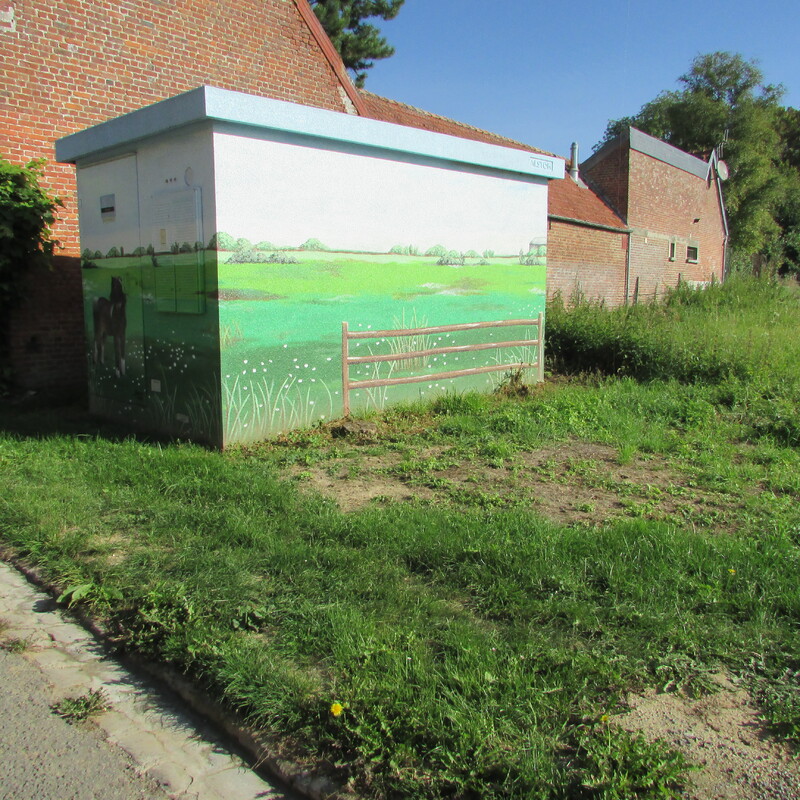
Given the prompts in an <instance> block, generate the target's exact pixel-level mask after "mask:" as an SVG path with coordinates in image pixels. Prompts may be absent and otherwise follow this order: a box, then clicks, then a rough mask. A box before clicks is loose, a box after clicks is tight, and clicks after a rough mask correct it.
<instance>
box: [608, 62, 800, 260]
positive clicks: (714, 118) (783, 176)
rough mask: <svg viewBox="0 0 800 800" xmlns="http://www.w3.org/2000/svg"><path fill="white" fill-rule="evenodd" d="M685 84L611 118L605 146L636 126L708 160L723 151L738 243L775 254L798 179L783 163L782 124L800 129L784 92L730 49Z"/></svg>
mask: <svg viewBox="0 0 800 800" xmlns="http://www.w3.org/2000/svg"><path fill="white" fill-rule="evenodd" d="M678 80H679V82H680V83H681V84H683V88H681V89H680V90H677V91H667V92H662V93H661V94H659V95H658V96H657V97H656V98H655V99H654V100H651V101H650V102H649V103H645V105H644V106H642V108H641V109H640V111H639V113H638V114H636V115H635V116H632V117H623V118H622V119H618V120H611V121H610V122H609V124H608V127H607V128H606V134H605V137H604V139H603V142H605V141H608V140H609V139H611V138H613V137H614V136H615V135H616V134H617V133H619V132H620V131H622V130H623V129H624V128H626V127H627V126H633V127H635V128H638V129H639V130H642V131H644V132H645V133H649V134H650V135H652V136H656V137H657V138H659V139H663V140H664V141H667V142H669V143H670V144H672V145H674V146H675V147H679V148H680V149H681V150H685V151H687V152H689V153H694V154H695V155H698V156H701V157H706V158H707V157H708V156H709V155H710V153H711V151H712V150H714V149H715V148H716V149H717V151H718V153H721V155H722V157H724V158H725V160H726V161H727V163H728V166H729V168H730V180H729V182H728V183H727V184H726V185H725V204H726V210H727V213H728V218H729V221H730V229H731V244H732V246H733V247H735V248H738V249H741V250H743V251H745V252H748V253H755V252H767V253H769V252H775V251H776V250H777V249H779V248H780V246H781V244H780V242H781V237H782V233H783V231H782V226H781V222H780V216H781V208H782V205H783V203H784V201H785V199H786V197H787V190H788V187H789V184H790V183H791V182H792V181H793V180H794V179H795V178H794V176H791V175H790V174H788V173H787V172H786V170H784V169H783V165H782V134H781V121H782V120H784V124H785V125H786V126H787V127H790V128H791V129H792V130H795V129H796V128H795V127H794V126H793V125H792V123H793V122H794V118H793V117H790V116H788V117H786V116H784V112H786V111H787V110H786V109H782V108H781V106H780V99H781V97H782V95H783V87H781V86H779V85H777V86H776V85H772V84H766V83H764V75H763V73H762V72H761V70H760V69H758V67H757V66H756V64H755V62H753V61H747V60H745V59H744V58H743V57H742V56H740V55H738V54H735V53H727V52H716V53H707V54H705V55H700V56H697V58H695V59H694V61H693V62H692V65H691V67H690V69H689V71H688V72H687V73H685V74H684V75H681V76H680V78H679V79H678ZM603 142H601V144H602V143H603ZM798 143H799V142H798V140H797V139H795V140H793V142H792V146H793V147H795V148H796V147H797V145H798ZM793 152H794V153H795V154H797V153H798V150H797V149H795V150H793ZM795 172H796V170H795Z"/></svg>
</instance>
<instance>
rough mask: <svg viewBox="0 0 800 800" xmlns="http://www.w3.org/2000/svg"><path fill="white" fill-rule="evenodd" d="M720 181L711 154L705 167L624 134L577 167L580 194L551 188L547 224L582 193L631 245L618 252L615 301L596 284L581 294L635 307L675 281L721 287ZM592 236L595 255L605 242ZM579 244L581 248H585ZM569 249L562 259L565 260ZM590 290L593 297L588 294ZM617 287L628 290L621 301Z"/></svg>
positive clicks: (556, 254) (553, 252) (640, 136)
mask: <svg viewBox="0 0 800 800" xmlns="http://www.w3.org/2000/svg"><path fill="white" fill-rule="evenodd" d="M720 174H722V175H723V176H724V175H725V173H724V167H721V166H720V164H719V162H718V160H717V157H716V154H715V153H712V154H711V158H710V159H709V161H707V162H706V161H703V160H702V159H700V158H696V157H695V156H692V155H690V154H689V153H685V152H683V151H682V150H679V149H678V148H676V147H673V146H672V145H669V144H666V143H665V142H662V141H660V140H659V139H655V138H654V137H652V136H648V135H647V134H646V133H642V132H641V131H638V130H636V129H635V128H628V129H627V130H625V131H623V132H622V133H621V134H620V135H619V136H617V137H616V138H615V139H613V140H612V141H610V142H607V143H606V144H605V145H604V146H603V147H601V148H600V149H599V150H598V151H597V152H596V153H594V155H592V156H591V157H590V158H588V159H587V160H586V161H584V162H583V163H582V164H581V165H580V179H582V181H581V182H585V184H584V185H585V187H586V188H585V189H584V188H582V187H580V185H579V184H576V183H575V182H574V181H570V180H565V181H562V182H560V183H563V184H565V186H554V191H553V193H552V197H551V208H550V212H551V221H555V220H556V219H557V217H554V216H553V215H554V214H556V215H558V214H560V213H561V211H560V210H559V209H561V207H562V206H561V205H560V203H562V202H563V199H564V198H565V197H566V196H567V193H568V192H569V193H572V194H575V190H576V188H579V189H580V190H581V191H583V192H584V193H587V194H588V193H594V194H596V196H597V197H598V198H600V199H602V200H603V201H605V203H606V204H607V206H608V207H609V208H610V209H613V211H614V212H615V214H616V215H617V216H618V219H619V220H621V221H622V222H623V223H624V226H625V227H626V228H627V234H626V237H627V239H628V242H627V244H626V243H624V242H621V243H620V247H619V249H620V250H627V263H626V267H625V270H626V271H625V278H624V280H623V281H620V280H619V278H617V279H615V281H614V286H615V289H614V294H613V296H609V295H608V294H607V293H605V292H604V289H605V284H603V283H602V282H601V281H599V279H598V278H594V279H593V281H588V280H587V281H583V283H584V284H585V285H584V287H583V291H584V292H586V293H587V294H592V295H595V296H601V297H606V298H608V300H609V301H610V302H618V301H619V299H622V300H623V301H627V302H636V301H637V300H641V299H645V298H652V297H656V296H658V295H660V294H663V292H664V291H665V290H666V289H667V288H670V287H674V286H676V285H677V284H678V282H679V281H686V282H688V283H691V284H695V285H704V284H707V283H710V282H712V281H714V280H717V281H721V280H722V279H723V278H724V276H725V258H726V249H727V241H728V224H727V219H726V216H725V206H724V203H723V197H722V186H721V180H722V178H721V177H720ZM569 184H572V185H571V186H570V185H569ZM587 205H588V204H587ZM584 216H587V217H588V216H589V215H588V214H585V215H584ZM592 219H594V217H593V218H592ZM593 230H596V231H597V232H596V233H594V235H593V237H592V238H593V241H594V242H595V247H597V248H599V247H600V242H601V239H602V238H603V237H602V236H601V233H600V230H599V229H596V228H595V229H593ZM606 233H610V231H606ZM619 236H620V237H622V233H621V232H620V234H619ZM605 238H606V239H607V238H608V237H605ZM581 241H582V246H583V245H585V244H586V242H585V241H584V240H581ZM571 246H572V245H568V246H566V247H565V251H566V252H569V251H570V247H571ZM610 246H611V249H612V250H615V249H616V248H615V247H614V246H613V244H612V245H610ZM560 250H561V244H560V242H559V240H558V239H554V240H553V242H552V244H551V247H550V249H549V253H548V255H549V256H550V258H551V259H552V260H553V266H554V270H555V269H557V268H558V265H559V264H560V263H561V260H562V253H561V252H560ZM576 260H577V259H576ZM589 264H591V271H595V270H596V267H597V264H596V262H590V261H588V260H587V261H586V262H585V265H586V266H587V267H588V266H589ZM617 270H618V264H617ZM549 277H550V275H549V273H548V278H549ZM555 283H556V281H555V280H554V284H555ZM590 284H591V285H592V289H591V290H589V291H588V292H587V289H586V286H588V285H590ZM619 286H624V287H625V289H624V293H623V295H622V297H621V298H620V295H619Z"/></svg>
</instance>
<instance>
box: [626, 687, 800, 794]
mask: <svg viewBox="0 0 800 800" xmlns="http://www.w3.org/2000/svg"><path fill="white" fill-rule="evenodd" d="M717 683H718V684H719V691H717V692H715V693H714V694H711V695H707V696H705V697H701V698H699V699H690V698H687V697H682V696H681V695H680V694H651V695H649V696H645V697H638V696H632V697H630V698H629V704H630V706H631V711H630V712H629V713H627V714H625V715H623V716H621V717H618V718H617V719H616V722H617V724H619V725H621V726H622V727H624V728H627V729H628V730H630V731H642V732H643V733H644V735H645V736H646V737H647V738H649V739H656V738H657V739H662V740H664V741H665V742H667V744H669V745H670V746H672V747H674V748H676V749H678V750H681V751H682V752H683V753H684V755H686V757H687V758H688V760H689V761H690V762H691V763H692V764H695V765H696V766H697V767H698V769H697V771H695V772H693V773H692V781H693V784H694V786H693V787H692V788H691V789H690V791H689V792H688V793H687V798H688V800H800V758H797V757H794V756H793V754H792V752H791V750H790V749H789V748H788V747H787V746H786V745H785V744H784V743H783V742H780V741H778V740H776V739H774V738H773V737H772V736H770V735H769V733H768V732H767V731H766V730H765V728H764V726H763V724H762V723H761V720H760V719H759V715H758V709H757V707H756V705H755V703H754V702H753V700H752V698H751V697H750V695H749V694H748V693H747V691H746V690H745V689H743V688H741V687H740V686H737V685H736V684H734V683H733V682H732V681H731V680H729V679H728V677H727V676H725V675H719V676H717Z"/></svg>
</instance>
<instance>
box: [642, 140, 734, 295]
mask: <svg viewBox="0 0 800 800" xmlns="http://www.w3.org/2000/svg"><path fill="white" fill-rule="evenodd" d="M695 220H698V221H697V222H695ZM628 224H629V225H630V227H631V228H632V229H633V233H632V234H631V292H633V290H634V288H635V282H636V279H637V278H638V279H639V298H640V299H642V298H645V297H652V296H653V294H660V293H663V291H664V290H665V289H666V288H667V287H671V286H675V285H676V284H677V283H678V279H679V277H680V278H681V279H683V280H688V281H709V280H711V278H712V276H713V277H714V278H715V279H716V280H722V278H723V268H724V239H725V231H724V226H723V221H722V213H721V209H720V204H719V197H718V194H717V187H716V184H715V182H714V181H713V180H711V181H706V180H704V179H703V178H698V177H696V176H695V175H692V174H690V173H688V172H684V171H683V170H680V169H677V168H675V167H671V166H670V165H669V164H665V163H664V162H662V161H658V160H657V159H654V158H652V157H651V156H648V155H645V154H644V153H639V152H636V151H632V152H631V155H630V190H629V203H628ZM671 241H675V244H676V248H675V250H676V252H675V260H674V261H670V258H669V251H670V242H671ZM689 244H696V245H697V246H698V247H699V259H698V263H696V264H693V263H690V262H688V261H687V253H686V248H687V246H688V245H689Z"/></svg>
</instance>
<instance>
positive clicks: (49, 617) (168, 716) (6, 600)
mask: <svg viewBox="0 0 800 800" xmlns="http://www.w3.org/2000/svg"><path fill="white" fill-rule="evenodd" d="M0 617H2V618H3V619H5V620H7V621H8V622H9V624H10V625H11V626H13V628H9V629H8V630H9V632H10V631H11V630H12V629H13V634H9V635H14V636H15V637H16V638H26V637H28V636H30V637H31V641H32V646H31V648H30V649H29V650H28V651H26V653H25V654H24V655H25V659H26V660H27V661H28V662H30V663H31V664H35V665H36V666H37V667H38V669H39V670H40V671H41V673H42V675H43V677H44V678H45V679H46V681H47V684H49V691H50V692H51V694H52V695H53V697H54V698H58V699H60V698H61V697H63V696H73V697H74V696H78V695H80V694H84V693H86V692H87V691H88V690H89V689H101V688H102V689H103V691H104V692H105V693H106V695H107V696H108V698H109V701H110V703H111V708H110V709H109V710H108V711H106V712H104V713H102V714H100V715H98V716H97V717H95V718H94V722H95V724H96V726H97V729H98V730H99V731H100V732H101V733H102V734H103V735H104V736H105V737H106V739H107V741H108V742H110V743H112V744H115V745H116V746H118V747H119V748H120V749H122V750H124V751H125V752H126V753H128V754H129V755H130V756H131V757H132V758H133V760H134V762H136V765H137V767H136V768H137V769H138V770H139V772H140V773H141V774H145V773H146V774H147V776H148V778H152V779H155V780H156V781H157V782H158V783H159V784H160V785H161V787H162V788H163V790H164V791H165V792H166V794H167V795H168V796H169V797H170V798H171V800H251V798H253V799H254V798H261V799H262V800H263V799H264V798H267V799H269V798H273V799H274V800H279V799H280V800H297V795H295V794H292V793H288V792H287V791H286V790H281V789H278V788H276V787H275V786H274V785H271V784H270V783H269V782H267V781H266V780H264V779H263V778H261V777H260V776H259V775H258V774H257V773H255V772H253V771H252V770H250V769H248V768H247V767H246V766H244V765H243V762H242V760H241V759H240V758H239V757H238V756H237V755H236V754H235V753H234V752H232V751H231V750H230V749H229V748H226V747H225V746H223V745H222V744H221V741H220V739H219V737H218V735H217V734H216V733H214V732H213V731H212V730H211V728H210V727H209V726H208V724H206V723H204V722H202V721H200V720H199V719H198V718H197V717H196V716H195V715H194V714H193V713H191V712H188V711H187V710H186V709H185V708H184V706H183V704H182V703H179V702H176V699H175V696H174V695H172V693H171V692H159V691H156V690H154V688H153V687H152V685H151V684H150V682H149V681H147V680H143V679H142V678H140V677H138V676H136V675H134V674H133V673H131V672H130V671H129V670H127V669H126V668H125V667H124V666H123V665H122V664H120V663H119V662H117V661H116V660H115V659H113V658H112V657H110V656H109V655H108V654H107V653H106V652H105V651H104V649H103V648H102V646H101V645H100V644H99V643H98V642H97V641H96V640H95V639H94V637H93V636H92V635H91V634H89V633H88V632H87V631H85V630H84V629H83V628H81V627H80V626H79V625H76V624H75V623H73V622H69V621H68V620H66V619H65V618H64V617H63V616H62V615H61V613H60V612H59V611H57V610H56V611H54V610H53V609H52V601H51V600H50V599H49V598H48V597H47V596H46V595H44V594H42V593H40V592H38V591H37V590H35V589H34V588H32V587H31V586H30V584H28V583H27V582H26V581H25V579H24V578H23V577H22V576H21V575H19V574H18V573H17V572H16V571H14V570H12V569H10V568H9V567H7V566H6V565H4V564H2V563H0ZM33 643H35V644H33ZM87 796H89V795H87Z"/></svg>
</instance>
